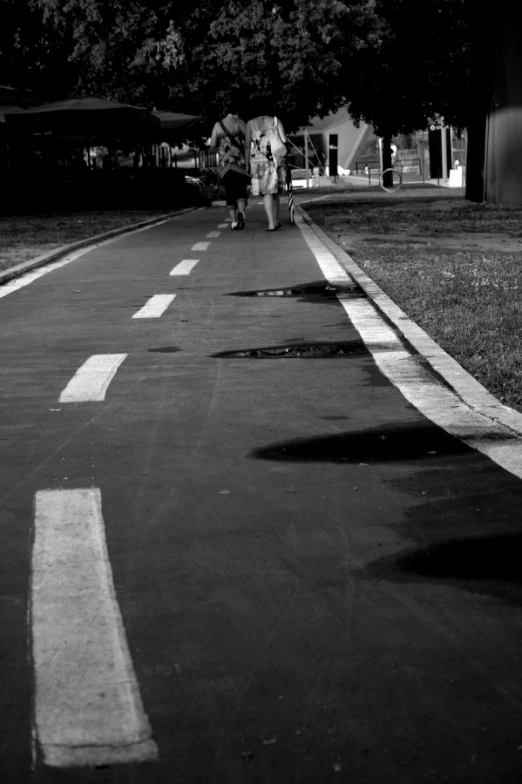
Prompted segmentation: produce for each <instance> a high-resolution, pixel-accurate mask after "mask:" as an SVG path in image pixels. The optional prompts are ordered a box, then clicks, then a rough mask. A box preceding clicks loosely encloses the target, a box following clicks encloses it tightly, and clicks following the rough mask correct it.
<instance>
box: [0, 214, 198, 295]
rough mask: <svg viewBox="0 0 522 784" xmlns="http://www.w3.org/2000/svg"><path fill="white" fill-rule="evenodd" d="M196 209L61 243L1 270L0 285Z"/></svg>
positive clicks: (160, 216) (164, 215)
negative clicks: (74, 251)
mask: <svg viewBox="0 0 522 784" xmlns="http://www.w3.org/2000/svg"><path fill="white" fill-rule="evenodd" d="M198 209H201V208H200V207H187V208H186V209H183V210H176V212H166V213H164V214H163V215H157V216H156V217H155V218H148V219H147V220H144V221H140V222H139V223H131V224H130V225H129V226H120V227H119V228H117V229H111V230H110V231H106V232H104V233H103V234H95V235H94V236H93V237H87V238H86V239H84V240H78V241H77V242H72V243H71V244H70V245H62V246H61V247H60V248H55V249H54V250H51V251H48V252H47V253H43V254H42V255H41V256H36V258H34V259H29V261H24V262H23V263H22V264H17V265H16V267H10V268H9V269H7V270H3V271H2V272H0V286H1V285H2V284H3V283H7V282H8V281H10V280H13V279H14V278H19V277H20V276H21V275H25V273H26V272H30V271H31V270H33V269H37V268H38V267H43V266H44V265H45V264H49V263H50V262H51V261H56V260H57V259H59V258H60V257H61V256H66V255H67V253H70V252H71V251H73V250H78V249H79V248H85V247H87V246H88V245H97V244H98V243H100V242H103V241H104V240H109V239H111V238H112V237H117V236H118V235H119V234H126V233H129V234H130V233H131V232H133V231H137V230H138V229H143V228H145V227H146V226H153V225H154V224H155V223H161V221H164V220H168V219H169V218H175V217H176V216H177V215H183V214H184V213H186V212H192V211H193V210H198Z"/></svg>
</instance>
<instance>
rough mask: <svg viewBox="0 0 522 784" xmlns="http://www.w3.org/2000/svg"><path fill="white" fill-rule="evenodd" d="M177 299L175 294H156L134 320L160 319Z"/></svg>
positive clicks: (134, 316) (136, 314) (135, 315)
mask: <svg viewBox="0 0 522 784" xmlns="http://www.w3.org/2000/svg"><path fill="white" fill-rule="evenodd" d="M175 298H176V295H175V294H154V295H153V296H152V297H151V298H150V299H149V300H147V302H146V303H145V305H144V306H143V307H142V308H140V309H139V310H138V311H137V312H136V313H135V314H134V315H133V316H132V318H133V319H138V318H160V316H162V315H163V314H164V313H165V311H166V310H167V308H168V307H169V305H171V304H172V302H173V301H174V299H175Z"/></svg>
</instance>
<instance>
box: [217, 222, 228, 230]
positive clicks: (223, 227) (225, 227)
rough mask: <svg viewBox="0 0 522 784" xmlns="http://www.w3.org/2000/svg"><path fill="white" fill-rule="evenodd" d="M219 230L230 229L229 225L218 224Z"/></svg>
mask: <svg viewBox="0 0 522 784" xmlns="http://www.w3.org/2000/svg"><path fill="white" fill-rule="evenodd" d="M218 229H228V223H218Z"/></svg>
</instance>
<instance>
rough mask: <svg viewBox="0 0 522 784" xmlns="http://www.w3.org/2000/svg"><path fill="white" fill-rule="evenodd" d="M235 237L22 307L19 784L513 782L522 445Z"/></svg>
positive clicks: (9, 480)
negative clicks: (500, 458)
mask: <svg viewBox="0 0 522 784" xmlns="http://www.w3.org/2000/svg"><path fill="white" fill-rule="evenodd" d="M224 218H225V211H224V210H223V209H222V208H217V207H214V208H210V209H206V210H202V211H195V212H191V213H186V214H184V215H181V216H179V217H177V218H174V219H172V220H169V221H168V222H166V223H163V224H161V225H157V226H154V227H151V228H150V229H147V230H145V231H141V232H139V233H135V234H130V235H129V234H128V235H125V236H123V237H122V238H120V239H117V240H113V241H112V242H111V243H109V244H105V245H101V246H99V247H97V248H95V249H93V250H91V251H89V252H83V253H82V255H81V256H78V257H77V258H76V259H75V260H72V261H71V262H70V263H65V264H63V265H62V266H60V267H55V268H53V269H52V270H51V271H48V272H46V273H45V274H42V275H40V277H38V278H35V279H33V280H32V282H31V283H29V284H28V285H26V286H22V287H20V288H17V289H13V290H12V291H11V292H10V293H9V294H8V295H7V296H4V297H3V298H2V299H1V300H0V329H1V331H2V336H3V339H2V342H1V343H0V367H1V368H2V392H1V398H0V440H1V443H2V450H3V454H4V460H3V470H2V472H1V474H0V497H1V499H2V503H1V506H0V510H1V511H0V514H1V520H2V528H1V535H2V540H1V547H0V579H1V581H2V585H1V595H2V604H1V605H0V607H1V612H2V617H1V621H2V628H3V630H4V632H3V648H4V650H3V656H2V658H1V659H0V679H1V681H2V683H3V684H4V685H5V688H4V698H3V700H2V703H1V705H0V728H1V734H0V737H1V744H2V749H1V754H0V759H1V760H2V761H1V762H0V771H1V773H2V779H3V780H5V781H34V782H42V783H44V782H45V783H46V784H47V782H53V783H54V782H59V781H66V780H71V779H72V778H74V781H78V782H89V783H90V782H98V781H103V782H118V784H119V783H120V782H121V783H122V784H123V782H133V784H141V782H143V784H148V783H149V782H173V781H180V782H184V784H190V783H191V782H194V783H195V782H255V781H256V782H257V781H258V782H275V783H279V782H281V784H289V782H296V784H305V783H309V784H318V782H328V783H330V782H332V783H335V782H339V781H354V782H357V784H375V782H384V781H397V782H401V784H419V782H443V781H459V780H462V781H465V780H468V781H473V784H492V782H499V784H500V782H502V784H515V782H518V781H519V780H520V773H521V771H522V768H521V752H520V727H521V715H522V689H521V685H522V683H521V674H520V660H519V659H520V643H521V639H522V621H521V616H520V606H519V605H520V602H521V601H522V588H521V585H520V569H519V557H518V552H519V549H520V538H521V534H520V527H519V525H518V520H519V517H520V514H521V512H522V484H521V481H520V479H519V478H518V476H516V475H515V474H514V473H513V472H512V471H508V470H505V469H504V468H502V467H500V465H499V464H498V463H497V462H495V461H494V460H493V459H492V457H494V455H492V457H488V456H487V455H486V454H485V453H484V450H483V451H480V450H479V448H478V447H479V446H481V445H483V444H484V443H485V442H487V441H488V439H489V441H494V440H495V439H497V442H498V443H499V445H500V447H501V448H502V449H503V450H504V454H505V450H506V449H507V448H508V447H510V448H511V449H512V454H515V452H517V450H518V449H519V444H518V440H517V439H516V438H515V437H514V436H513V434H511V436H510V437H508V435H507V434H506V432H505V430H503V429H502V428H501V427H500V426H499V425H498V423H492V422H491V421H490V422H489V424H488V423H486V422H485V418H484V415H483V414H482V413H481V412H479V414H477V413H476V412H474V411H471V410H468V409H467V408H466V405H465V402H464V401H462V400H455V399H454V397H452V395H451V393H450V391H448V388H447V386H446V385H445V384H444V383H443V382H442V381H441V380H440V379H437V380H435V379H434V377H433V376H432V375H431V373H430V371H429V368H428V367H427V366H426V364H425V363H424V362H423V361H422V357H421V358H419V357H416V358H413V359H412V357H411V356H410V353H409V352H408V351H407V350H406V347H405V345H404V344H403V343H402V342H401V340H400V336H399V335H397V333H396V332H395V331H394V329H393V327H391V328H390V324H389V323H387V322H386V321H385V320H382V319H380V318H378V316H377V315H376V311H375V308H374V307H373V305H372V304H371V303H370V301H369V299H368V297H367V296H366V295H365V292H364V290H363V289H362V288H361V287H360V286H358V285H355V283H354V280H353V278H352V277H351V276H350V275H349V273H347V271H346V266H345V265H344V264H343V263H342V259H340V258H338V257H337V256H336V254H335V253H334V249H332V248H331V247H328V245H327V244H325V243H324V242H322V241H321V239H320V238H319V237H318V236H317V234H315V233H314V232H313V230H312V228H311V227H309V226H307V225H306V224H304V223H301V224H300V226H299V227H297V226H290V225H289V224H288V223H287V222H284V223H283V226H282V228H281V229H280V230H279V231H277V232H272V233H266V232H265V231H264V225H265V224H264V217H263V212H262V207H261V206H260V205H259V204H256V203H254V204H253V206H252V207H251V209H249V212H248V216H247V228H246V230H245V231H244V232H232V231H230V229H229V228H228V224H226V222H225V220H224ZM285 218H286V216H285ZM363 338H364V340H363ZM388 376H390V377H391V378H392V380H391V381H390V379H389V378H388ZM401 389H403V390H404V394H403V392H401ZM405 395H406V396H405ZM445 406H446V408H445ZM428 410H429V413H430V414H432V415H433V419H431V418H430V417H429V416H427V415H426V414H425V413H423V412H424V411H428ZM434 412H437V413H436V415H435V413H434ZM444 417H446V419H445V421H443V420H444ZM459 418H460V424H461V425H462V431H461V433H460V435H461V437H462V439H463V440H462V439H460V438H456V437H455V430H453V429H452V428H453V427H454V426H455V423H457V424H458V421H459ZM434 420H435V421H434ZM448 423H449V424H448ZM442 425H448V430H446V429H444V427H443V426H442ZM488 428H490V429H489V430H488ZM448 431H449V432H448ZM509 440H510V445H507V444H506V441H509ZM517 454H518V452H517Z"/></svg>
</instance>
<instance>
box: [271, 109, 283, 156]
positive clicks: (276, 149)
mask: <svg viewBox="0 0 522 784" xmlns="http://www.w3.org/2000/svg"><path fill="white" fill-rule="evenodd" d="M268 138H269V140H270V151H271V153H272V155H273V156H274V158H284V156H285V155H286V144H285V143H284V141H283V140H282V139H281V136H280V135H279V128H278V124H277V117H274V125H273V127H272V128H270V130H269V133H268Z"/></svg>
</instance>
